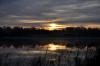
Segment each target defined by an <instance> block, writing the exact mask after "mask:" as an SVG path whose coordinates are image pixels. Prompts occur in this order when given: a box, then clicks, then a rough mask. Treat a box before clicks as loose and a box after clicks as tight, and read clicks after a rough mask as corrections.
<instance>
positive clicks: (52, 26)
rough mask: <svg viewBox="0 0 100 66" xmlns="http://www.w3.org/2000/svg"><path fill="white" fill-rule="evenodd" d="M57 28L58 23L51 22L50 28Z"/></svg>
mask: <svg viewBox="0 0 100 66" xmlns="http://www.w3.org/2000/svg"><path fill="white" fill-rule="evenodd" d="M56 28H57V24H55V23H51V24H49V30H55V29H56Z"/></svg>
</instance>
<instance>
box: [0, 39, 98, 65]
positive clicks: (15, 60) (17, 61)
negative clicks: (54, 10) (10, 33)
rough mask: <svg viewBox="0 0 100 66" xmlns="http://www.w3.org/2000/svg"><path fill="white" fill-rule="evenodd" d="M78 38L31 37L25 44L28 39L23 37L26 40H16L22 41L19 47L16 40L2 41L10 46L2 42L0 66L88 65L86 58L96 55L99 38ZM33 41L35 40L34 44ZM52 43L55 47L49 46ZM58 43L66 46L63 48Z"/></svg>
mask: <svg viewBox="0 0 100 66" xmlns="http://www.w3.org/2000/svg"><path fill="white" fill-rule="evenodd" d="M78 39H79V38H74V39H72V38H63V39H59V38H56V39H52V38H49V39H46V40H44V39H38V41H37V39H36V40H34V39H31V41H29V44H27V45H26V44H24V43H25V40H26V39H23V40H24V41H19V40H16V41H19V42H20V45H19V46H18V47H16V44H17V42H16V41H11V40H13V39H11V40H10V41H6V42H3V41H2V43H5V44H6V43H8V45H9V46H5V45H4V44H1V47H0V66H78V65H83V66H86V64H87V61H86V60H87V59H92V58H94V57H95V55H96V49H97V47H96V46H95V45H99V39H93V38H91V39H89V38H80V39H79V40H78ZM19 42H18V43H19ZM31 42H33V43H32V45H31ZM10 43H11V44H10ZM14 43H15V44H14ZM21 43H22V44H21ZM26 43H28V41H26ZM94 43H96V44H94ZM50 44H52V45H53V47H51V46H48V45H50ZM58 45H59V46H64V47H62V49H61V48H59V47H58ZM54 46H56V48H55V47H54ZM49 48H50V49H49ZM57 48H59V49H57Z"/></svg>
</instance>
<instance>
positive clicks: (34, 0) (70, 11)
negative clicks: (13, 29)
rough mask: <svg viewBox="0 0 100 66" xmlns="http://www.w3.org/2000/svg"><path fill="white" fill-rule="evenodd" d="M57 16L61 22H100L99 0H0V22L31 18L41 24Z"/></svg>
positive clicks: (30, 20) (15, 22)
mask: <svg viewBox="0 0 100 66" xmlns="http://www.w3.org/2000/svg"><path fill="white" fill-rule="evenodd" d="M57 18H61V19H62V22H61V23H68V22H70V23H89V22H94V23H100V0H9V1H8V0H0V23H1V24H8V23H9V24H17V23H20V21H23V20H26V21H25V22H28V20H29V22H33V19H39V20H41V23H40V24H42V23H44V22H43V21H42V20H46V19H57ZM35 22H37V23H39V22H38V21H35ZM21 23H22V22H21ZM45 23H46V22H45Z"/></svg>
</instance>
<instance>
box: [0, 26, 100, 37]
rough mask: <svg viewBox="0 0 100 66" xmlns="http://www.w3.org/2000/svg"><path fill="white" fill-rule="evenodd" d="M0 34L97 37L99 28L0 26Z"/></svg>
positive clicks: (99, 31)
mask: <svg viewBox="0 0 100 66" xmlns="http://www.w3.org/2000/svg"><path fill="white" fill-rule="evenodd" d="M0 36H47V37H75V36H76V37H81V36H91V37H93V36H94V37H99V36H100V29H99V28H85V27H67V28H64V29H62V30H52V31H49V30H45V29H37V28H34V27H33V28H23V27H13V28H11V27H0Z"/></svg>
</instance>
